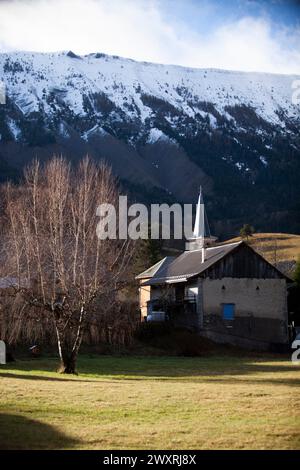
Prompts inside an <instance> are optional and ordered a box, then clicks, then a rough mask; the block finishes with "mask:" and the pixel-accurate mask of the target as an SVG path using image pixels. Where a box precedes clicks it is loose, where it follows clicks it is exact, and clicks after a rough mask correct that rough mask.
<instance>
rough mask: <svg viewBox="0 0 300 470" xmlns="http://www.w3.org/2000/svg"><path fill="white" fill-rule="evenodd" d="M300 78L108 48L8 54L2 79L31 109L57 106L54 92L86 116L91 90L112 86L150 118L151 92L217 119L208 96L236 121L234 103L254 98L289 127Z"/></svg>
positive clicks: (136, 113) (264, 113) (0, 69)
mask: <svg viewBox="0 0 300 470" xmlns="http://www.w3.org/2000/svg"><path fill="white" fill-rule="evenodd" d="M299 78H300V77H299V76H296V75H292V76H291V75H275V74H267V73H247V72H230V71H225V70H216V69H193V68H185V67H181V66H174V65H168V66H167V65H160V64H152V63H146V62H135V61H133V60H131V59H122V58H119V57H117V56H107V55H105V54H101V53H96V54H89V55H85V56H77V55H75V54H73V53H72V52H69V53H66V52H61V53H49V54H47V53H29V52H16V53H7V54H0V80H2V81H3V82H4V83H5V84H6V88H7V93H8V96H9V97H10V98H11V99H13V100H14V102H15V104H16V105H17V106H18V108H19V109H20V111H21V112H22V113H23V114H24V115H28V114H30V113H32V112H37V111H39V110H40V108H41V104H42V106H43V110H44V112H45V113H46V114H47V115H51V114H53V113H54V110H53V107H51V105H50V104H49V102H47V100H46V97H47V96H48V95H49V94H51V93H53V94H54V95H56V96H58V97H59V100H61V101H63V102H64V103H65V104H66V105H67V106H68V107H69V108H70V109H71V110H72V111H73V112H74V113H75V114H76V115H81V116H85V115H86V114H87V110H86V109H85V104H84V98H83V97H84V96H89V95H93V94H95V93H104V94H105V95H106V96H107V97H108V98H109V100H111V102H112V103H114V104H115V106H116V107H117V108H119V109H120V110H122V111H123V112H124V113H125V114H126V115H127V116H128V117H129V118H133V119H139V120H140V121H141V122H142V123H144V122H145V121H146V120H147V119H150V118H151V115H152V109H151V108H150V107H149V106H147V104H146V103H145V102H143V100H142V99H141V95H143V94H145V95H150V96H154V97H156V98H158V99H161V100H163V101H166V102H168V103H169V104H170V105H171V106H173V107H174V108H175V109H178V110H180V111H181V112H182V113H184V114H185V115H186V116H188V117H190V118H195V117H196V116H197V114H200V116H202V117H205V116H209V118H210V120H211V125H212V127H213V126H214V124H215V120H214V116H213V114H212V113H210V112H206V111H204V110H203V109H201V103H203V102H210V103H213V105H214V107H215V109H216V111H217V112H218V113H220V114H222V115H224V117H225V118H226V119H227V120H228V121H230V120H233V121H234V116H232V115H231V114H230V112H228V111H226V107H228V106H235V105H240V104H243V105H246V106H250V107H252V108H253V109H255V111H256V113H257V115H258V116H260V117H261V118H263V119H265V120H266V121H268V122H270V123H272V124H274V125H278V126H280V127H281V128H283V129H284V128H285V122H284V119H282V117H280V115H279V113H280V112H283V113H284V117H285V118H288V119H291V120H295V119H299V118H300V111H299V106H296V105H294V104H292V99H291V98H292V82H293V81H294V80H296V79H299ZM199 101H200V106H199ZM94 112H95V114H96V115H97V114H98V115H99V116H101V111H99V110H98V111H97V109H95V108H94Z"/></svg>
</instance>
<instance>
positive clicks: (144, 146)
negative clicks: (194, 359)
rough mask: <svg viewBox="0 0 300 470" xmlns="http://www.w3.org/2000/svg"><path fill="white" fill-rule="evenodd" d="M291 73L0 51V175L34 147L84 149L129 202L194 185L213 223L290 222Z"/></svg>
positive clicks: (73, 152)
mask: <svg viewBox="0 0 300 470" xmlns="http://www.w3.org/2000/svg"><path fill="white" fill-rule="evenodd" d="M299 79H300V76H296V75H277V74H269V73H255V72H253V73H252V72H251V73H249V72H236V71H226V70H216V69H193V68H186V67H182V66H176V65H161V64H153V63H146V62H136V61H134V60H131V59H124V58H120V57H118V56H108V55H106V54H103V53H94V54H88V55H84V56H78V55H76V54H74V53H73V52H71V51H69V52H57V53H30V52H14V53H5V54H0V81H3V82H4V83H5V86H6V91H7V96H6V97H7V100H6V104H5V105H0V181H1V180H2V181H3V180H5V179H6V178H8V177H10V178H11V177H12V178H18V177H19V175H20V173H21V170H22V167H23V166H24V165H25V164H27V163H28V162H30V161H31V160H32V158H34V157H36V156H37V155H38V156H39V158H41V159H47V158H49V157H50V156H51V155H53V154H62V155H64V156H66V157H67V158H69V159H70V160H74V161H76V160H78V159H79V158H81V157H82V156H83V155H85V154H86V153H88V154H90V155H91V156H92V157H93V158H95V159H103V158H104V159H105V160H106V161H108V163H109V164H110V165H111V166H112V168H113V171H114V172H115V174H116V175H117V176H118V177H119V178H120V180H121V181H122V184H123V185H124V186H125V189H126V190H128V191H129V192H131V194H133V196H134V197H135V198H136V199H137V200H139V201H142V200H145V201H147V202H153V201H158V200H159V201H165V200H166V199H167V198H171V199H172V201H181V202H194V201H195V198H196V197H197V193H198V188H199V184H202V186H203V188H204V192H205V195H206V200H207V203H208V209H209V211H210V213H211V214H212V216H213V220H215V221H216V233H219V234H220V233H226V234H231V233H232V230H235V229H236V227H238V226H239V225H240V224H241V223H244V222H249V223H252V224H254V225H255V227H257V228H261V229H262V230H265V231H271V230H272V228H273V229H274V230H275V231H277V232H278V231H287V232H297V231H300V207H298V206H297V202H296V201H299V200H300V185H299V179H300V106H299V105H296V104H293V103H292V94H293V89H292V84H293V82H294V80H299ZM266 215H267V217H266Z"/></svg>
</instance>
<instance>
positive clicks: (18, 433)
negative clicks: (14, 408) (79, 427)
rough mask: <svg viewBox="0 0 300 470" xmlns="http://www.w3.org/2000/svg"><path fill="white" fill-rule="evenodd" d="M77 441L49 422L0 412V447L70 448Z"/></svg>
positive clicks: (14, 448)
mask: <svg viewBox="0 0 300 470" xmlns="http://www.w3.org/2000/svg"><path fill="white" fill-rule="evenodd" d="M78 442H79V441H77V440H76V439H74V438H72V437H70V436H67V435H66V434H64V433H62V432H60V431H58V430H57V429H55V428H54V427H53V426H50V425H49V424H45V423H41V422H40V421H37V420H34V419H29V418H27V417H25V416H23V415H15V414H7V413H0V449H1V450H25V449H26V450H30V449H71V448H73V447H74V446H75V445H76V444H77V443H78Z"/></svg>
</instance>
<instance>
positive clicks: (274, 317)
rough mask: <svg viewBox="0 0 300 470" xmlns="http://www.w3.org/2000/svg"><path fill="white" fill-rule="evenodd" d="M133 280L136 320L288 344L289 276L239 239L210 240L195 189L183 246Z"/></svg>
mask: <svg viewBox="0 0 300 470" xmlns="http://www.w3.org/2000/svg"><path fill="white" fill-rule="evenodd" d="M137 280H138V281H139V293H140V310H141V318H142V321H147V320H148V321H149V320H152V321H153V320H154V321H155V320H159V321H169V322H170V323H171V324H172V325H174V326H177V327H187V328H191V329H194V330H196V331H198V332H199V333H200V334H201V335H203V336H206V337H208V338H211V339H213V340H215V341H216V342H222V343H229V344H234V345H238V346H241V347H245V348H250V349H256V350H270V349H271V350H279V349H280V350H282V349H285V347H287V346H288V343H289V331H288V307H287V285H288V283H289V282H291V281H290V279H289V278H287V277H286V276H285V275H284V274H282V273H281V272H280V271H279V270H278V269H277V268H276V267H275V266H273V265H272V264H270V263H269V262H268V261H267V260H266V259H264V258H263V257H262V256H261V255H260V254H258V253H257V252H256V251H255V250H254V249H252V248H251V247H250V246H249V245H248V244H247V243H245V242H243V241H240V242H237V243H222V244H216V238H215V237H212V236H211V235H210V232H209V227H208V223H207V219H206V214H205V207H204V203H203V197H202V194H201V191H200V196H199V200H198V205H197V213H196V221H195V228H194V233H193V238H192V239H190V240H189V242H188V243H187V246H186V251H184V252H183V253H182V254H180V255H179V256H177V257H169V256H167V257H166V258H164V259H162V260H161V261H159V262H158V263H157V264H155V265H154V266H152V267H150V268H149V269H147V270H146V271H144V272H143V273H141V274H139V275H138V276H137Z"/></svg>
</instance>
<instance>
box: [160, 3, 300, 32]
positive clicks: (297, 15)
mask: <svg viewBox="0 0 300 470" xmlns="http://www.w3.org/2000/svg"><path fill="white" fill-rule="evenodd" d="M159 4H160V8H161V9H162V11H163V12H164V15H165V16H166V18H169V20H170V21H171V22H172V21H176V20H178V21H182V22H184V23H186V24H188V25H189V26H190V27H191V28H193V29H195V30H196V31H199V32H206V33H208V34H209V33H210V32H211V31H212V30H213V29H215V28H218V27H220V26H221V25H223V24H224V23H232V22H234V21H237V20H239V19H241V18H242V17H245V16H252V17H254V18H266V19H268V20H269V21H270V22H271V23H272V26H273V28H274V30H276V29H278V28H280V27H288V28H291V27H297V26H298V27H299V25H300V2H299V1H295V0H160V1H159Z"/></svg>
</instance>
